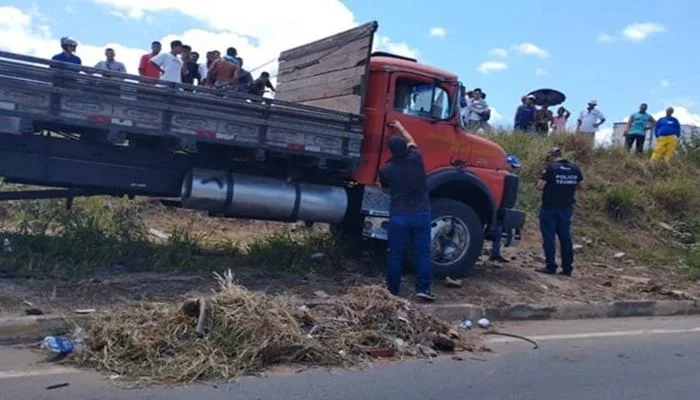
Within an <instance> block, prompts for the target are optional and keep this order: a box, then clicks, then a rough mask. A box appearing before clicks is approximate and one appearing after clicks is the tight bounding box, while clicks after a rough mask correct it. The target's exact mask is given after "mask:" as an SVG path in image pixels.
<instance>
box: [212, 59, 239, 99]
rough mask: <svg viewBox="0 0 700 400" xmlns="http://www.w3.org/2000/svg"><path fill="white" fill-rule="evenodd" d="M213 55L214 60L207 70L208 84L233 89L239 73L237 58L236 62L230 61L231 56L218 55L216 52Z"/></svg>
mask: <svg viewBox="0 0 700 400" xmlns="http://www.w3.org/2000/svg"><path fill="white" fill-rule="evenodd" d="M229 50H230V49H229ZM234 50H235V49H234ZM213 56H214V61H212V63H211V66H210V67H209V71H208V72H207V82H208V84H209V85H210V86H211V87H213V88H215V89H218V90H230V89H233V88H234V84H235V82H236V77H237V75H238V64H237V63H238V60H236V63H233V62H231V61H229V59H230V57H229V56H227V57H224V58H221V57H217V56H216V52H214V55H213Z"/></svg>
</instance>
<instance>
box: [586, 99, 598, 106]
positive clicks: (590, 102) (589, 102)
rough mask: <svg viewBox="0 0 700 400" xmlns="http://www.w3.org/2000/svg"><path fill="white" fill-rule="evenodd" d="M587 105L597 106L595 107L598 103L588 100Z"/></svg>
mask: <svg viewBox="0 0 700 400" xmlns="http://www.w3.org/2000/svg"><path fill="white" fill-rule="evenodd" d="M588 104H591V105H594V106H597V105H598V101H597V100H589V101H588Z"/></svg>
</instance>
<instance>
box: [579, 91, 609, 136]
mask: <svg viewBox="0 0 700 400" xmlns="http://www.w3.org/2000/svg"><path fill="white" fill-rule="evenodd" d="M597 105H598V102H597V101H595V100H591V101H589V102H588V107H587V108H585V109H583V110H581V113H580V114H579V116H578V121H577V125H576V131H577V132H581V133H584V134H585V135H586V136H587V137H588V139H589V140H590V141H591V146H593V145H594V144H595V133H596V132H597V131H598V128H599V127H600V126H601V125H603V124H604V123H605V116H604V115H603V113H602V112H600V110H598V109H597V108H596V106H597Z"/></svg>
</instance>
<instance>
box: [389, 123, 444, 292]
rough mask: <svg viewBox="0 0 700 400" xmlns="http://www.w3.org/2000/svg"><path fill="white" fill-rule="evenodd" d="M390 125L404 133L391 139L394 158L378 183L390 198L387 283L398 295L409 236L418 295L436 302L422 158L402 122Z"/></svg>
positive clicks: (390, 148) (427, 202) (390, 144)
mask: <svg viewBox="0 0 700 400" xmlns="http://www.w3.org/2000/svg"><path fill="white" fill-rule="evenodd" d="M389 126H391V127H392V128H394V129H396V130H397V131H399V133H401V136H396V135H395V136H392V137H391V138H389V144H388V145H389V150H390V151H391V158H390V159H389V161H387V162H386V164H384V165H383V166H382V167H381V169H380V170H379V182H380V183H381V185H382V187H383V188H384V189H388V190H389V195H390V198H391V201H390V208H389V229H388V230H389V232H388V234H389V236H388V241H389V257H388V272H387V286H388V288H389V291H390V292H391V293H392V294H394V295H398V294H399V289H400V286H401V268H402V261H403V255H404V252H405V251H406V242H407V241H408V240H409V238H410V240H411V248H412V249H413V253H414V254H415V255H416V258H417V260H416V268H417V275H418V276H417V278H416V292H417V293H416V296H418V297H419V298H421V299H424V300H428V301H434V300H435V296H434V295H433V294H432V293H431V291H430V285H431V281H432V271H431V269H430V246H431V240H430V223H431V220H430V199H429V198H428V183H427V178H426V175H425V165H424V164H423V157H422V156H421V153H420V152H419V151H418V147H417V145H416V141H415V140H413V137H411V134H410V133H408V131H406V128H404V126H403V125H402V124H401V122H399V121H392V122H390V123H389Z"/></svg>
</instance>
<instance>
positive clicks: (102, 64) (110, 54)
mask: <svg viewBox="0 0 700 400" xmlns="http://www.w3.org/2000/svg"><path fill="white" fill-rule="evenodd" d="M115 55H116V54H115V53H114V49H112V48H107V49H106V50H105V60H102V61H99V62H98V63H97V64H95V68H96V69H103V70H105V71H115V72H121V73H122V74H126V67H125V66H124V63H121V62H119V61H117V60H115V59H114V57H115ZM102 76H104V77H109V76H110V74H109V73H107V72H104V73H103V74H102Z"/></svg>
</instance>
